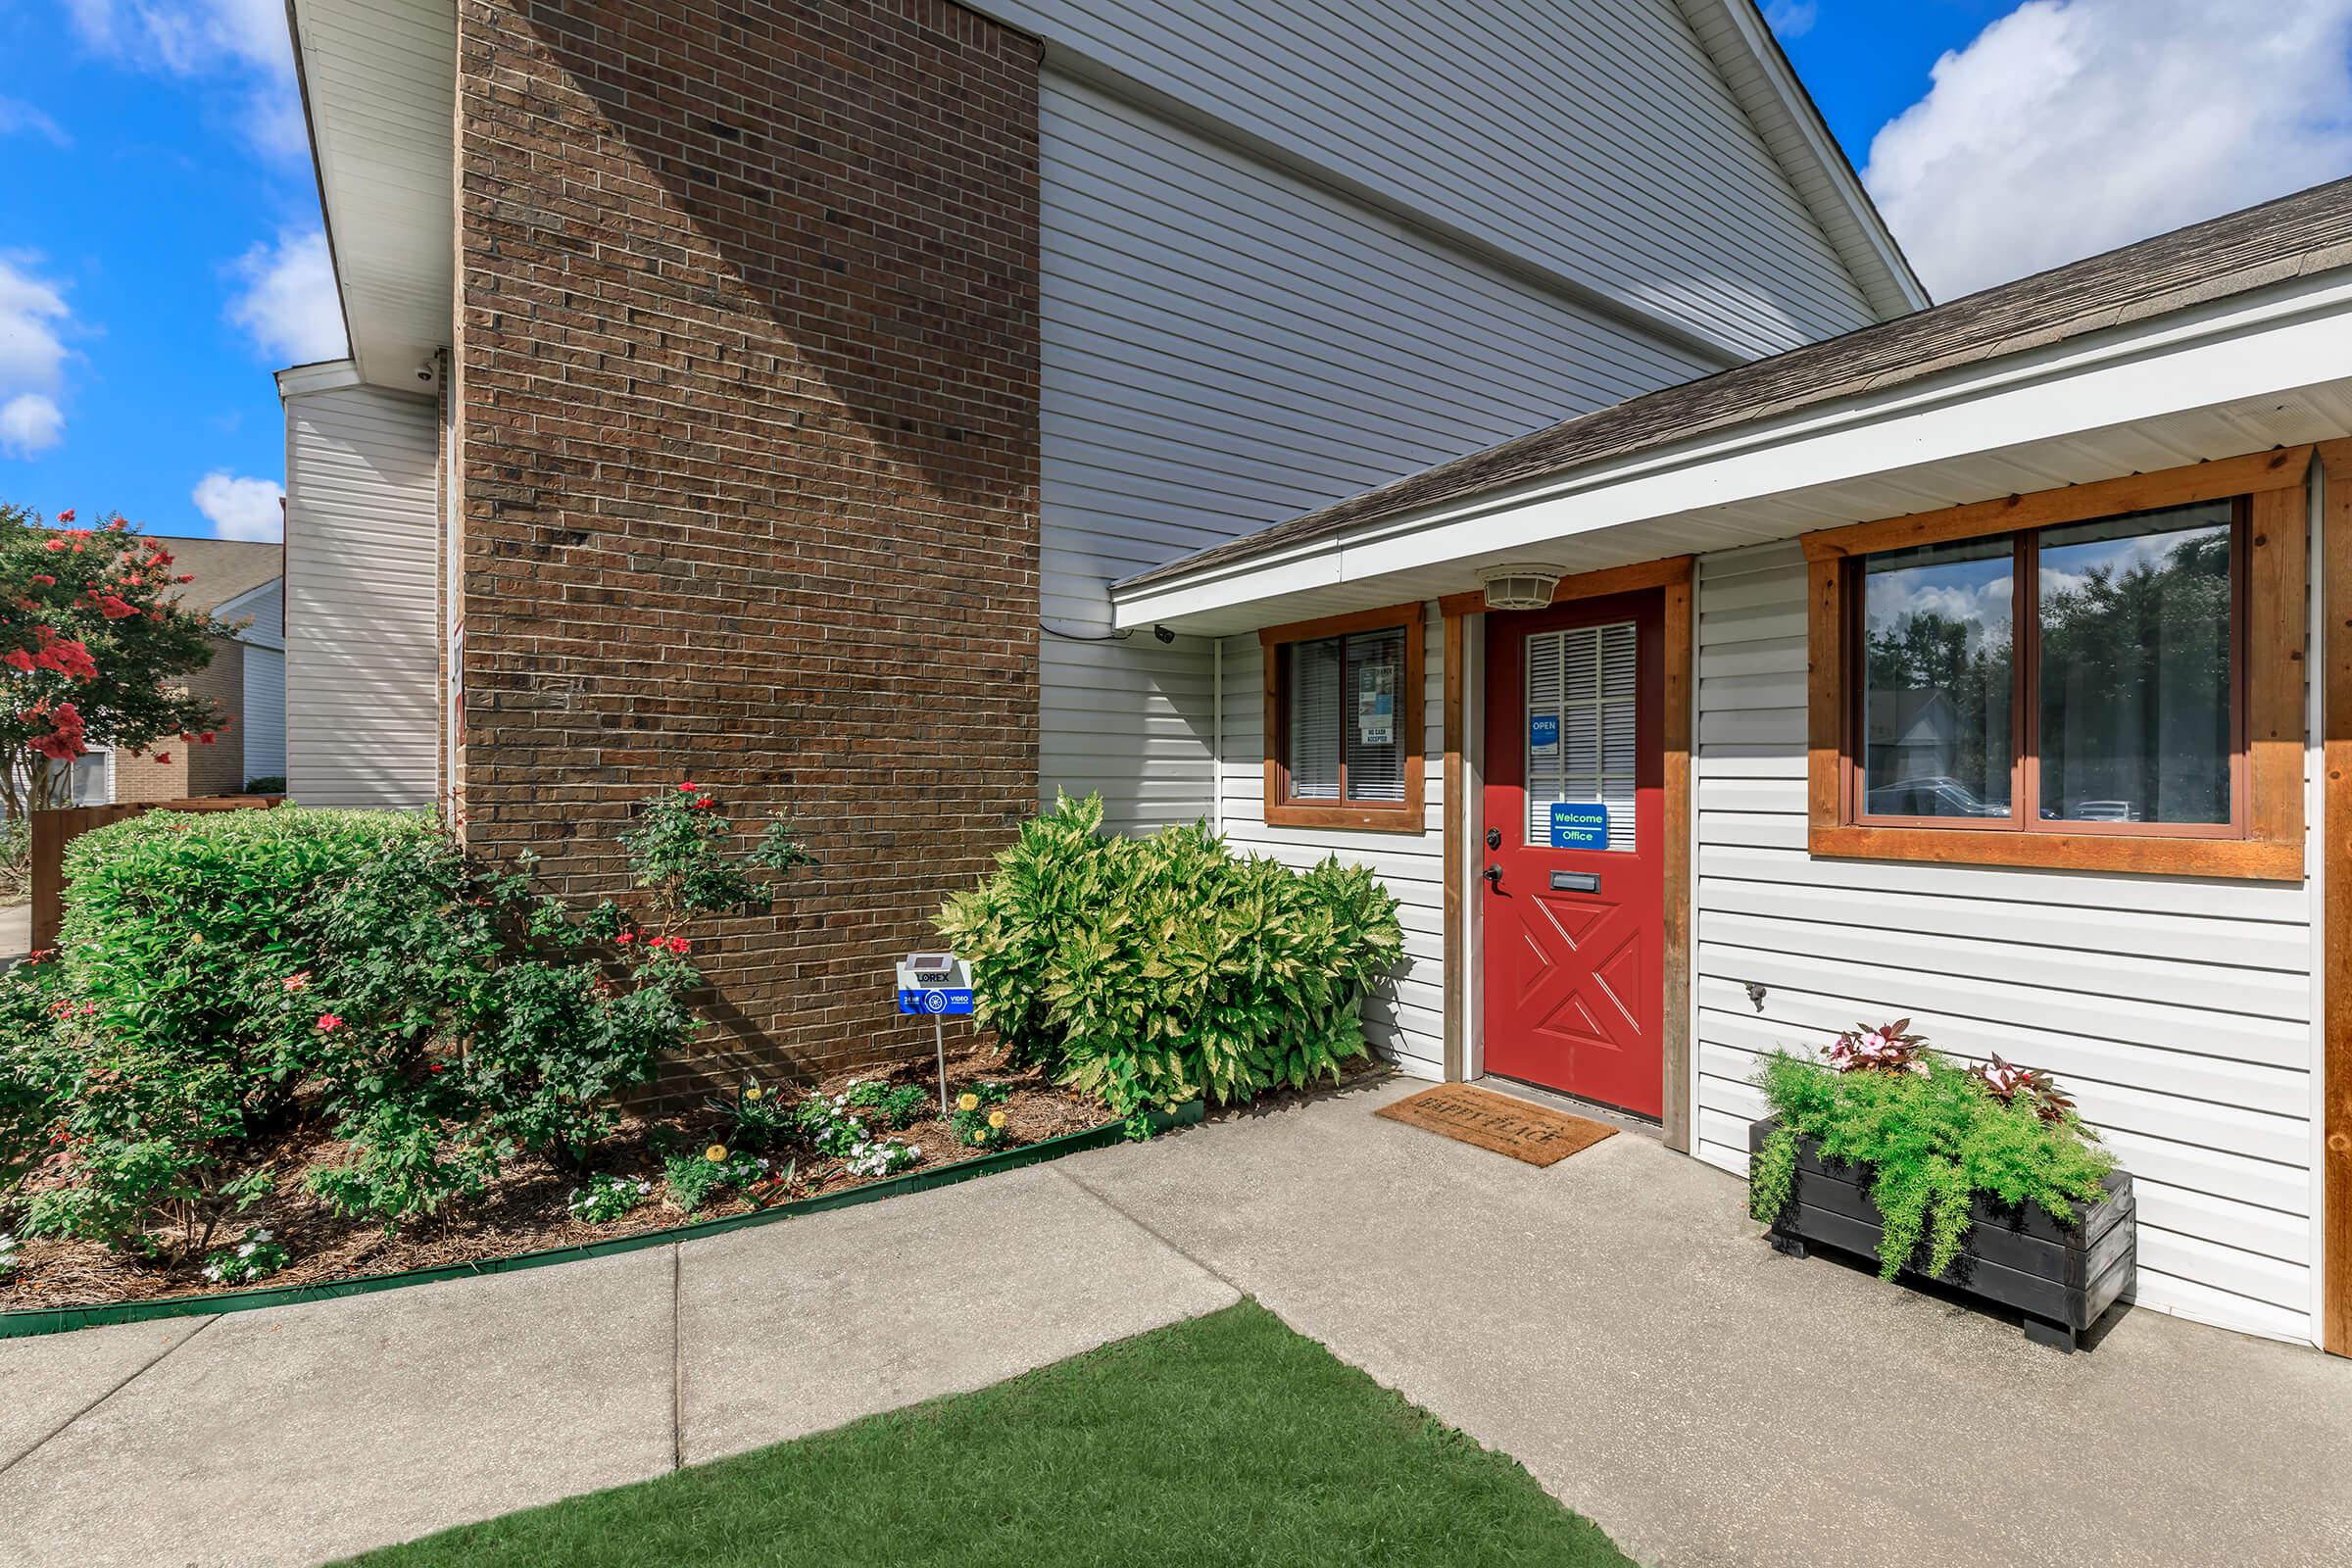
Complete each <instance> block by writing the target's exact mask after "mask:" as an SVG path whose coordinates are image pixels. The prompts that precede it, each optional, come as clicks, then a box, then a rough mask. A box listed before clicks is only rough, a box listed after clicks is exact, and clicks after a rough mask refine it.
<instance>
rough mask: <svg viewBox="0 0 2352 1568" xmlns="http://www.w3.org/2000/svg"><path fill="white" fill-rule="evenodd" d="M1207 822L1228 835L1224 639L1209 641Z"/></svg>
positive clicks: (1213, 829)
mask: <svg viewBox="0 0 2352 1568" xmlns="http://www.w3.org/2000/svg"><path fill="white" fill-rule="evenodd" d="M1208 825H1209V828H1210V830H1211V831H1212V832H1214V833H1215V834H1216V835H1217V837H1219V838H1223V837H1224V836H1225V639H1224V638H1222V637H1212V638H1210V639H1209V644H1208Z"/></svg>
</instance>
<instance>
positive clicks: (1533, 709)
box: [1525, 620, 1641, 853]
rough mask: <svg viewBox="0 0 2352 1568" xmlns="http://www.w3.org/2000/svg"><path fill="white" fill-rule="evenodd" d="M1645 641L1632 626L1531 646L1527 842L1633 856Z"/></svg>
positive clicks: (1588, 629)
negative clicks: (1641, 654)
mask: <svg viewBox="0 0 2352 1568" xmlns="http://www.w3.org/2000/svg"><path fill="white" fill-rule="evenodd" d="M1639 650H1640V638H1639V637H1638V635H1637V633H1636V630H1635V626H1634V623H1633V622H1632V621H1630V620H1626V621H1616V622H1613V623H1611V624H1609V625H1606V626H1570V627H1565V628H1563V629H1561V630H1559V631H1543V632H1537V633H1535V634H1533V635H1532V636H1530V637H1529V638H1528V639H1527V659H1526V665H1525V680H1526V685H1527V842H1528V843H1530V844H1533V845H1547V846H1550V847H1551V848H1554V849H1593V850H1616V851H1620V852H1628V853H1630V852H1631V851H1632V850H1633V849H1634V777H1635V771H1636V761H1637V753H1638V750H1639V735H1640V717H1641V710H1640V696H1639V690H1640V687H1639V680H1638V678H1637V677H1638V672H1639V664H1638V658H1639Z"/></svg>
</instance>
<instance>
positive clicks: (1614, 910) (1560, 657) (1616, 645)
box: [1480, 593, 1666, 1116]
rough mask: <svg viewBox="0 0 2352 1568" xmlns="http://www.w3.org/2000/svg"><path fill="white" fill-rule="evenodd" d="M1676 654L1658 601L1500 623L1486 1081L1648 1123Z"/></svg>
mask: <svg viewBox="0 0 2352 1568" xmlns="http://www.w3.org/2000/svg"><path fill="white" fill-rule="evenodd" d="M1664 645H1665V625H1664V613H1663V601H1662V600H1661V598H1660V597H1659V596H1658V595H1657V594H1655V593H1643V594H1628V595H1621V596H1615V597H1611V598H1608V599H1600V600H1587V601H1581V602H1578V603H1575V604H1570V605H1562V606H1557V607H1554V608H1553V609H1550V610H1542V611H1532V612H1528V613H1510V614H1494V615H1490V616H1489V617H1488V625H1487V742H1486V780H1487V783H1486V798H1485V801H1484V803H1483V804H1484V815H1485V821H1484V823H1483V828H1482V831H1483V836H1482V838H1481V841H1480V848H1481V849H1482V850H1483V851H1485V852H1486V860H1485V862H1484V865H1485V868H1486V871H1487V876H1486V881H1485V887H1484V890H1483V892H1482V893H1481V895H1480V896H1481V898H1482V899H1483V900H1484V901H1485V906H1486V907H1485V938H1484V948H1485V954H1484V958H1483V962H1484V964H1485V974H1484V986H1485V994H1486V1003H1485V1020H1484V1021H1485V1029H1486V1068H1487V1071H1489V1072H1493V1073H1499V1074H1502V1075H1503V1076H1505V1077H1510V1078H1519V1079H1524V1080H1526V1081H1527V1082H1529V1083H1535V1084H1542V1085H1544V1086H1546V1087H1548V1088H1552V1089H1558V1090H1561V1091H1563V1092H1565V1093H1567V1094H1572V1095H1578V1096H1582V1097H1584V1098H1586V1099H1590V1100H1596V1101H1600V1102H1602V1103H1606V1104H1611V1105H1618V1106H1622V1107H1623V1108H1625V1109H1627V1110H1631V1111H1635V1112H1638V1113H1640V1114H1642V1115H1644V1116H1657V1115H1660V1114H1662V1113H1663V1111H1664V1108H1665V1088H1664V1069H1665V1048H1664V1041H1663V1030H1664V1022H1665V990H1664V975H1663V965H1664V961H1665V949H1666V909H1665V857H1664V854H1663V853H1662V849H1661V846H1660V842H1659V840H1660V836H1661V834H1662V832H1663V830H1664V826H1665V818H1664V805H1665V803H1664V783H1665V766H1664V754H1663V735H1664V730H1663V712H1664V706H1665V664H1664ZM1555 808H1556V813H1555ZM1604 822H1605V827H1604V826H1602V825H1601V824H1602V823H1604ZM1555 841H1564V842H1555ZM1604 845H1605V847H1603V846H1604Z"/></svg>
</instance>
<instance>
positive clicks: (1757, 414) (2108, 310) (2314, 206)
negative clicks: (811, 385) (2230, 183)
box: [1119, 179, 2352, 589]
mask: <svg viewBox="0 0 2352 1568" xmlns="http://www.w3.org/2000/svg"><path fill="white" fill-rule="evenodd" d="M2348 266H2352V179H2341V180H2336V181H2334V182H2333V183H2330V184H2326V185H2316V186H2314V187H2312V188H2311V189H2309V190H2306V191H2300V192H2297V193H2296V194H2294V195H2292V196H2284V197H2281V198H2279V199H2278V200H2277V201H2274V202H2268V203H2265V204H2264V205H2262V206H2260V207H2249V208H2246V209H2245V210H2244V211H2242V212H2235V213H2229V214H2228V215H2226V216H2224V217H2221V218H2216V219H2212V220H2210V221H2206V222H2202V223H2194V224H2191V225H2190V226H2188V227H2186V228H2180V229H2175V230H2173V231H2172V232H2171V233H2169V234H2159V235H2157V236H2156V237H2155V238H2153V239H2147V240H2142V241H2140V242H2139V243H2138V244H2136V245H2127V246H2125V247H2123V248H2122V249H2121V250H2113V251H2108V252H2105V253H2104V254H2102V255H2098V256H2092V257H2086V258H2085V259H2083V260H2082V261H2079V262H2072V263H2069V264H2068V265H2066V266H2064V267H2057V268H2052V269H2051V270H2048V271H2045V272H2035V273H2034V274H2033V275H2032V276H2030V277H2021V278H2018V279H2017V280H2015V281H2014V282H2009V283H2002V284H2000V285H1998V286H1996V287H1993V288H1988V289H1985V290H1982V291H1980V292H1978V293H1975V294H1969V295H1965V296H1963V297H1961V298H1959V299H1956V300H1952V301H1949V302H1948V303H1946V304H1942V305H1937V306H1934V307H1931V308H1930V309H1928V310H1924V311H1919V312H1915V313H1914V314H1912V315H1910V316H1901V317H1897V318H1895V319H1892V320H1889V321H1881V322H1878V323H1876V324H1874V325H1871V326H1865V327H1860V328H1857V329H1856V330H1854V331H1851V332H1847V333H1843V334H1841V335H1840V336H1838V337H1833V338H1825V339H1823V340H1822V341H1820V342H1818V343H1808V344H1806V345H1804V346H1803V347H1801V348H1794V349H1790V350H1789V351H1788V352H1787V353H1784V354H1776V355H1774V356H1773V357H1772V358H1770V359H1764V360H1756V361H1752V362H1750V363H1749V364H1746V365H1741V366H1736V367H1734V368H1731V369H1728V370H1719V371H1717V372H1716V373H1714V374H1712V375H1706V376H1701V377H1699V378H1698V379H1697V380H1694V381H1685V382H1683V383H1681V384H1680V385H1677V386H1670V387H1665V388H1662V389H1661V390H1659V391H1656V392H1648V393H1644V394H1642V396H1640V397H1636V398H1629V399H1627V400H1626V401H1625V402H1623V403H1617V404H1612V405H1611V406H1609V407H1608V408H1605V409H1598V410H1595V411H1593V413H1591V414H1586V415H1580V416H1578V417H1575V418H1571V419H1565V420H1562V421H1561V422H1560V423H1558V424H1554V425H1548V426H1546V427H1545V428H1544V429H1541V430H1536V431H1533V432H1531V433H1529V434H1527V435H1523V436H1520V437H1518V438H1516V439H1515V440H1511V441H1505V442H1503V443H1502V444H1501V445H1499V446H1494V447H1489V448H1487V449H1486V450H1484V451H1481V452H1474V453H1471V454H1470V455H1469V456H1467V457H1463V458H1456V459H1454V460H1453V461H1451V462H1449V463H1442V464H1440V465H1438V466H1435V467H1432V468H1425V469H1423V470H1422V471H1420V472H1419V473H1414V474H1409V475H1407V476H1405V477H1404V478H1401V479H1397V480H1393V481H1391V482H1390V483H1388V484H1385V485H1382V486H1380V487H1379V488H1378V489H1375V490H1368V491H1365V492H1364V493H1363V494H1361V495H1357V496H1352V497H1350V498H1348V500H1346V501H1341V502H1337V503H1335V504H1333V505H1331V506H1328V507H1324V508H1322V509H1320V510H1319V511H1315V512H1310V513H1307V514H1306V515H1303V516H1299V517H1294V518H1292V519H1291V520H1290V521H1288V522H1279V523H1276V524H1274V525H1273V526H1272V527H1270V528H1261V529H1259V530H1258V531H1257V532H1255V533H1252V534H1246V535H1244V536H1243V537H1241V538H1239V539H1233V540H1228V541H1227V542H1226V543H1224V544H1221V545H1214V546H1211V547H1210V548H1209V549H1206V550H1202V551H1200V552H1198V553H1196V554H1194V555H1190V556H1187V557H1185V558H1183V559H1182V560H1179V561H1173V562H1170V563H1168V564H1166V565H1163V566H1155V567H1153V568H1152V570H1150V571H1145V572H1139V573H1137V574H1136V575H1135V576H1132V577H1129V578H1127V579H1126V580H1125V581H1123V582H1121V583H1120V584H1119V586H1120V587H1121V588H1123V589H1124V588H1132V587H1141V586H1144V585H1146V584H1150V583H1153V582H1157V581H1160V580H1162V579H1164V578H1169V577H1176V576H1181V575H1184V574H1186V573H1189V572H1192V571H1195V570H1198V569H1200V568H1201V567H1203V566H1209V565H1225V564H1236V563H1239V562H1242V561H1246V560H1248V559H1250V557H1253V556H1260V555H1265V554H1267V553H1269V552H1272V551H1276V550H1281V549H1287V548H1290V547H1292V546H1296V545H1300V544H1306V543H1311V542H1313V541H1315V540H1317V539H1323V538H1328V537H1330V536H1333V535H1336V534H1341V533H1345V532H1347V531H1348V530H1350V529H1353V528H1358V527H1361V526H1363V525H1364V524H1366V523H1372V522H1378V521H1381V520H1384V519H1386V518H1389V517H1394V516H1398V515H1403V514H1406V513H1411V512H1418V511H1422V510H1424V509H1427V508H1430V507H1436V506H1441V505H1445V504H1446V503H1450V502H1458V501H1464V500H1468V499H1470V498H1472V497H1474V496H1478V495H1481V494H1484V493H1486V492H1488V491H1493V490H1498V489H1504V488H1508V487H1511V486H1517V485H1524V484H1530V483H1533V482H1535V481H1538V480H1541V479H1546V478H1551V477H1554V476H1557V475H1560V474H1563V473H1566V472H1569V471H1571V470H1573V469H1575V468H1579V467H1582V466H1586V465H1588V464H1593V463H1598V462H1602V461H1604V460H1610V459H1617V458H1624V457H1629V456H1631V455H1633V454H1636V453H1639V452H1642V451H1646V450H1648V449H1650V448H1653V447H1661V446H1665V445H1667V444H1669V443H1671V442H1675V441H1681V440H1686V439H1688V438H1690V437H1692V436H1696V435H1702V434H1705V433H1708V432H1710V431H1717V430H1723V429H1726V428H1729V427H1731V426H1735V425H1740V424H1747V423H1751V422H1754V421H1757V420H1761V419H1767V418H1771V417H1776V416H1780V415H1786V414H1790V413H1794V412H1796V411H1798V410H1801V409H1804V408H1808V407H1811V406H1813V405H1816V404H1824V403H1830V402H1834V401H1836V400H1838V399H1840V398H1846V397H1852V396H1854V395H1856V394H1859V393H1864V392H1872V391H1877V390H1880V389H1883V388H1886V387H1889V386H1894V385H1897V384H1899V383H1901V382H1905V381H1913V380H1918V379H1920V378H1922V377H1925V376H1928V375H1931V374H1934V373H1936V371H1939V370H1948V369H1951V368H1955V367H1958V366H1963V365H1970V364H1974V363H1976V362H1978V361H1981V360H1989V359H1995V358H1998V357H1999V356H2001V355H2004V354H2014V353H2018V352H2020V351H2022V350H2026V349H2032V348H2039V347H2042V346H2044V345H2047V344H2051V343H2059V342H2064V341H2065V340H2067V339H2068V338H2073V337H2080V336H2082V335H2084V334H2086V333H2090V332H2097V331H2102V330H2104V329H2106V328H2109V327H2114V326H2121V325H2127V324H2129V323H2131V322H2133V321H2141V320H2145V319H2149V318H2151V317H2158V316H2163V315H2166V314H2168V313H2170V312H2173V311H2178V310H2182V309H2184V308H2186V307H2189V306H2192V305H2202V304H2206V303H2209V302H2211V301H2214V300H2218V299H2224V298H2227V297H2229V296H2230V295H2232V294H2242V293H2245V292H2247V291H2249V290H2252V289H2257V288H2262V287H2266V286H2268V285H2270V284H2273V283H2279V282H2284V281H2288V280H2290V279H2293V278H2297V277H2307V276H2310V275H2312V274H2314V273H2318V272H2325V271H2329V270H2334V269H2337V268H2342V267H2348Z"/></svg>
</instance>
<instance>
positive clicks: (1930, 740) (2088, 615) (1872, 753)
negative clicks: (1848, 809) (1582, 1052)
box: [1851, 500, 2245, 838]
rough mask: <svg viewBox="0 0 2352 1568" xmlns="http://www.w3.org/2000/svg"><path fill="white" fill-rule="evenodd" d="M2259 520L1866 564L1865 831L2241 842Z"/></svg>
mask: <svg viewBox="0 0 2352 1568" xmlns="http://www.w3.org/2000/svg"><path fill="white" fill-rule="evenodd" d="M2244 527H2245V503H2244V502H2243V501H2242V500H2224V501H2208V502H2201V503H2198V504H2196V505H2193V506H2185V507H2172V508H2165V509H2161V510H2156V511H2149V512H2140V513H2134V514H2131V515H2124V516H2117V517H2102V518H2096V519H2092V520H2089V521H2084V522H2077V523H2069V524H2065V525H2062V526H2058V527H2051V528H2041V529H2033V530H2025V531H2020V532H2017V533H2013V534H2004V535H1995V536H1993V537H1990V538H1984V539H1969V540H1962V541H1956V542H1951V543H1942V544H1930V545H1920V546H1914V547H1912V548H1910V549H1906V550H1890V551H1884V552H1881V553H1878V554H1874V555H1870V556H1866V557H1864V558H1863V559H1862V560H1861V561H1860V563H1859V564H1858V565H1859V573H1860V578H1861V582H1860V588H1861V591H1860V593H1859V594H1858V595H1857V596H1856V603H1855V605H1854V613H1856V614H1857V615H1859V616H1860V618H1861V626H1860V635H1859V636H1857V637H1855V638H1853V639H1852V651H1851V658H1852V659H1853V661H1854V662H1855V667H1854V669H1853V671H1852V687H1853V690H1854V691H1855V693H1856V694H1857V697H1858V700H1859V711H1858V712H1856V713H1855V715H1854V725H1855V730H1856V733H1858V735H1859V736H1860V739H1861V745H1860V746H1859V747H1858V749H1857V752H1856V756H1855V762H1856V764H1857V767H1858V770H1859V774H1860V776H1859V778H1858V779H1857V780H1856V781H1855V784H1854V791H1855V795H1856V805H1857V807H1858V808H1859V809H1858V810H1857V811H1856V813H1855V816H1856V820H1858V821H1863V822H1890V823H1912V824H1918V825H1945V824H1957V825H1963V826H1968V827H1973V828H1979V829H2004V828H2005V829H2010V830H2015V831H2020V832H2070V833H2071V832H2084V831H2091V832H2103V831H2136V832H2149V833H2175V834H2183V835H2195V836H2202V837H2210V838H2222V837H2239V836H2242V834H2243V812H2242V809H2241V808H2242V806H2243V804H2244V801H2243V794H2244V782H2243V776H2242V775H2243V769H2242V767H2241V765H2240V763H2241V760H2242V758H2243V754H2244V744H2243V731H2242V724H2243V720H2244V705H2243V703H2242V702H2241V701H2240V699H2239V697H2238V694H2237V672H2238V670H2239V667H2240V664H2241V662H2242V657H2243V656H2242V652H2241V649H2242V645H2243V635H2244V614H2243V611H2242V608H2241V598H2242V590H2243V586H2244V570H2243V567H2242V565H2241V564H2240V558H2241V554H2242V542H2243V540H2242V536H2243V533H2244Z"/></svg>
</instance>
